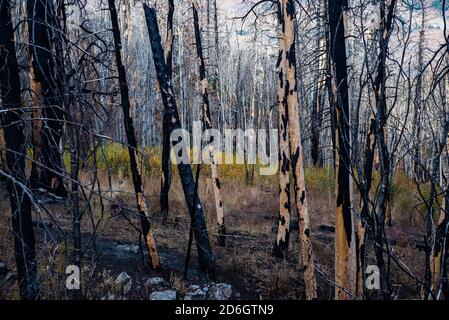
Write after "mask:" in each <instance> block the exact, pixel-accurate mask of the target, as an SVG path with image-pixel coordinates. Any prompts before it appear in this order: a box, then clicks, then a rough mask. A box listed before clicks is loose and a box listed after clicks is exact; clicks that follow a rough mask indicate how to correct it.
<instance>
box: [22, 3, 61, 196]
mask: <svg viewBox="0 0 449 320" xmlns="http://www.w3.org/2000/svg"><path fill="white" fill-rule="evenodd" d="M27 11H28V32H29V43H30V44H29V51H30V81H31V94H32V98H33V104H34V114H33V117H34V124H33V126H34V128H33V164H32V169H31V177H30V180H31V187H32V188H33V189H38V188H43V189H46V190H48V191H49V192H51V193H54V194H56V195H57V196H60V197H66V196H67V190H66V188H65V186H64V181H63V177H62V160H61V154H60V151H59V145H60V142H61V137H62V134H63V121H64V110H63V97H62V96H63V94H62V92H61V84H62V81H63V80H62V77H61V70H58V68H56V65H57V64H56V62H57V59H56V49H55V47H56V46H55V43H56V42H57V41H59V39H58V37H57V36H56V35H55V33H56V32H57V30H58V27H57V24H56V22H55V21H56V18H55V16H56V12H55V8H54V6H53V1H51V0H28V1H27Z"/></svg>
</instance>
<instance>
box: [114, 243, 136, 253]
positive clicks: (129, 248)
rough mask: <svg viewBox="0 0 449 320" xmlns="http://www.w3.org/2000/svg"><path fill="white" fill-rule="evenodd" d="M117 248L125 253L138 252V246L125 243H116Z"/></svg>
mask: <svg viewBox="0 0 449 320" xmlns="http://www.w3.org/2000/svg"><path fill="white" fill-rule="evenodd" d="M117 249H118V250H120V251H123V252H127V253H135V254H137V253H139V246H137V245H133V244H132V245H126V244H119V245H117Z"/></svg>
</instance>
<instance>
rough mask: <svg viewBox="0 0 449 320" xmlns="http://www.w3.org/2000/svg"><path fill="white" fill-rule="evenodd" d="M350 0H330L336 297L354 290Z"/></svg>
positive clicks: (346, 294) (341, 297)
mask: <svg viewBox="0 0 449 320" xmlns="http://www.w3.org/2000/svg"><path fill="white" fill-rule="evenodd" d="M346 6H347V1H345V0H337V1H334V0H328V17H329V28H330V56H331V60H332V65H333V87H334V107H335V117H336V126H335V130H336V133H335V149H336V153H337V154H336V163H335V167H336V172H335V175H336V190H335V191H336V197H337V212H336V237H335V283H336V287H335V299H337V300H345V299H349V298H350V295H349V294H348V293H347V292H350V293H354V292H355V289H356V288H355V285H356V283H355V271H356V270H355V269H356V262H355V231H354V221H353V214H352V204H351V171H350V168H351V163H350V161H351V156H350V127H349V95H348V73H347V61H346V39H345V28H347V17H346V13H345V10H346Z"/></svg>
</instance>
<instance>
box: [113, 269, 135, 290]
mask: <svg viewBox="0 0 449 320" xmlns="http://www.w3.org/2000/svg"><path fill="white" fill-rule="evenodd" d="M115 283H116V284H118V285H119V286H122V287H123V293H124V294H128V292H129V291H130V290H131V287H132V285H133V280H132V278H131V277H130V276H129V275H128V274H127V273H126V272H122V273H120V274H119V275H118V277H117V279H115Z"/></svg>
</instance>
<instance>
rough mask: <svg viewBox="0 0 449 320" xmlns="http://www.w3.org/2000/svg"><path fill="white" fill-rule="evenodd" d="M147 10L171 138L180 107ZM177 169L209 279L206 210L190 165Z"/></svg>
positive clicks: (151, 10)
mask: <svg viewBox="0 0 449 320" xmlns="http://www.w3.org/2000/svg"><path fill="white" fill-rule="evenodd" d="M144 10H145V17H146V23H147V27H148V35H149V38H150V42H151V49H152V51H153V59H154V65H155V68H156V74H157V79H158V82H159V87H160V91H161V96H162V101H163V104H164V108H165V109H166V112H167V115H168V117H169V119H170V122H169V124H170V125H169V132H170V135H171V133H172V132H173V131H174V130H177V129H181V122H180V120H179V113H178V108H177V105H176V100H175V97H174V94H173V87H172V85H171V82H170V80H169V77H168V73H167V66H166V63H165V59H164V51H163V49H162V44H161V36H160V32H159V26H158V24H157V16H156V11H155V10H154V8H151V7H148V6H147V5H144ZM176 144H177V142H175V141H173V142H172V146H175V145H176ZM177 167H178V171H179V175H180V178H181V183H182V187H183V190H184V195H185V198H186V202H187V206H188V208H189V213H190V216H191V220H192V226H193V230H194V235H195V240H196V245H197V250H198V259H199V265H200V268H201V270H202V272H204V273H206V275H207V276H209V277H214V276H215V262H214V258H213V254H212V249H211V246H210V242H209V235H208V232H207V226H206V221H205V217H204V212H203V207H202V205H201V201H200V199H199V196H198V195H196V196H195V185H196V183H195V179H194V177H193V173H192V168H191V166H190V164H189V163H187V164H186V163H178V164H177ZM192 203H196V205H195V206H193V205H192Z"/></svg>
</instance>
